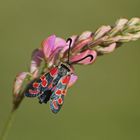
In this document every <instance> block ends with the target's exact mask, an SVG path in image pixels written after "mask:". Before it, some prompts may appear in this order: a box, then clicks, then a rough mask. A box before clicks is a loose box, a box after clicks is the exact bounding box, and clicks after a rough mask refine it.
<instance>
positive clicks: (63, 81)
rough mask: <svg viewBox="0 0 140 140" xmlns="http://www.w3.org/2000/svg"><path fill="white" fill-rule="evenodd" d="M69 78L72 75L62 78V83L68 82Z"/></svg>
mask: <svg viewBox="0 0 140 140" xmlns="http://www.w3.org/2000/svg"><path fill="white" fill-rule="evenodd" d="M69 80H70V76H69V75H68V76H66V77H64V78H63V79H62V84H68V82H69Z"/></svg>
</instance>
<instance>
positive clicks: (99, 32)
mask: <svg viewBox="0 0 140 140" xmlns="http://www.w3.org/2000/svg"><path fill="white" fill-rule="evenodd" d="M110 30H111V27H110V26H101V27H100V28H99V29H98V30H97V31H96V32H95V33H94V39H95V40H97V39H99V38H101V37H102V36H103V35H105V34H106V33H107V32H109V31H110Z"/></svg>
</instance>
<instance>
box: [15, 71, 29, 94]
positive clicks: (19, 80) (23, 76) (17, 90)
mask: <svg viewBox="0 0 140 140" xmlns="http://www.w3.org/2000/svg"><path fill="white" fill-rule="evenodd" d="M29 75H30V73H28V72H21V73H20V74H18V75H17V76H16V80H15V83H14V88H13V94H14V95H15V96H17V95H18V94H19V93H20V91H21V88H22V85H23V82H24V80H25V79H26V78H27V76H29Z"/></svg>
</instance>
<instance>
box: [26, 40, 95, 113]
mask: <svg viewBox="0 0 140 140" xmlns="http://www.w3.org/2000/svg"><path fill="white" fill-rule="evenodd" d="M67 42H70V43H69V49H68V61H67V62H60V63H59V64H58V65H57V66H54V67H53V68H52V69H51V70H50V71H49V72H46V73H44V74H43V75H41V76H40V77H39V78H38V79H35V80H34V81H32V82H31V83H30V84H29V86H28V87H27V88H26V90H25V96H27V97H31V98H32V97H38V99H39V103H40V104H42V103H47V102H48V101H50V109H51V111H52V112H53V113H58V112H59V110H60V109H61V107H62V105H63V104H64V97H65V95H66V93H67V88H68V84H69V81H70V78H71V76H72V74H74V72H73V70H72V65H73V64H75V63H77V62H79V61H82V60H84V59H85V58H87V57H90V58H91V59H90V61H92V60H93V56H92V55H87V56H85V57H84V58H82V59H80V60H78V61H74V62H69V57H70V49H71V43H72V39H71V38H68V39H67Z"/></svg>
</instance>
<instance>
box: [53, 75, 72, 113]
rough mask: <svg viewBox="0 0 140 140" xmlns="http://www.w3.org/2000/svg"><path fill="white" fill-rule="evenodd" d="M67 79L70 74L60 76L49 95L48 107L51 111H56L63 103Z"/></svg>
mask: <svg viewBox="0 0 140 140" xmlns="http://www.w3.org/2000/svg"><path fill="white" fill-rule="evenodd" d="M69 80H70V75H66V76H64V77H62V78H61V79H60V80H59V82H58V84H57V85H56V88H55V90H54V92H53V93H52V95H51V97H50V109H51V111H52V112H53V113H58V112H59V110H60V109H61V107H62V105H63V103H64V97H65V95H66V91H67V88H68V83H69Z"/></svg>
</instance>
